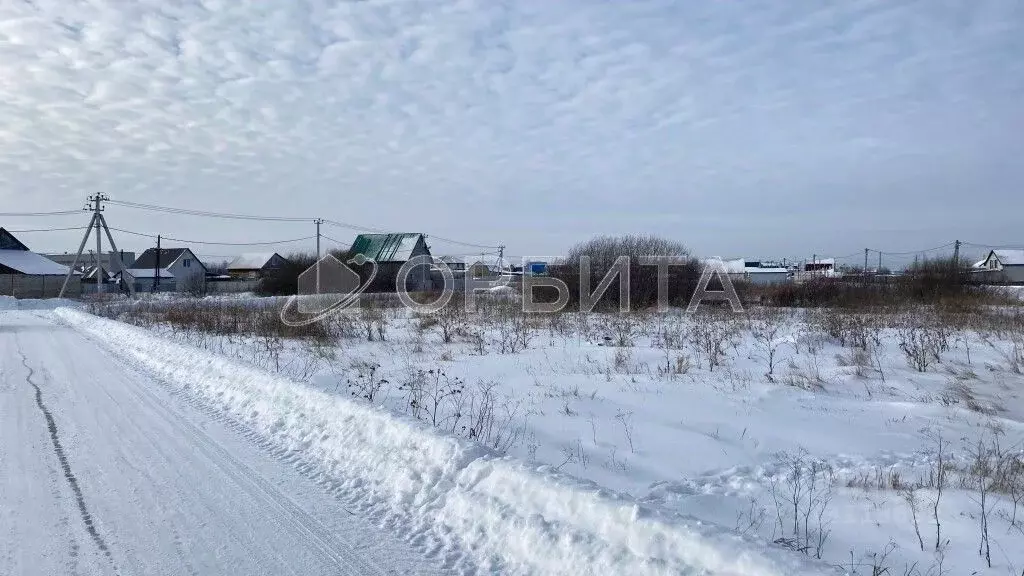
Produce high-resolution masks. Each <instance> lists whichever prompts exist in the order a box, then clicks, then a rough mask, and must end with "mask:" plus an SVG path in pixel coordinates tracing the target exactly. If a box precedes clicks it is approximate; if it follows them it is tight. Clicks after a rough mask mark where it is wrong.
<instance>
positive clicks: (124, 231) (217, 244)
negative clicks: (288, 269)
mask: <svg viewBox="0 0 1024 576" xmlns="http://www.w3.org/2000/svg"><path fill="white" fill-rule="evenodd" d="M110 229H111V230H116V231H118V232H121V233H124V234H131V235H133V236H142V237H144V238H153V239H155V238H156V237H157V236H156V235H155V234H144V233H142V232H134V231H132V230H125V229H123V228H114V227H113V226H111V227H110ZM314 238H316V236H304V237H302V238H291V239H288V240H274V241H272V242H211V241H208V240H186V239H184V238H172V237H170V236H164V235H162V234H161V235H160V239H162V240H170V241H171V242H184V243H186V244H202V245H207V246H273V245H275V244H290V243H293V242H303V241H306V240H313V239H314Z"/></svg>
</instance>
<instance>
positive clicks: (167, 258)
mask: <svg viewBox="0 0 1024 576" xmlns="http://www.w3.org/2000/svg"><path fill="white" fill-rule="evenodd" d="M186 251H189V250H188V248H161V249H160V267H161V268H167V267H168V266H170V265H171V263H172V262H174V261H175V260H177V259H178V257H179V256H181V255H182V254H183V253H185V252H186ZM156 256H157V253H156V248H148V249H147V250H146V251H145V252H143V253H142V256H139V257H138V258H136V259H135V262H132V265H131V266H129V268H133V269H137V268H142V269H147V268H148V269H152V268H153V267H155V266H156V265H157V261H156ZM196 262H199V265H200V266H203V268H204V269H205V268H206V266H205V265H203V263H202V262H200V261H199V259H198V258H196Z"/></svg>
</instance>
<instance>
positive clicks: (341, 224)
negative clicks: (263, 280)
mask: <svg viewBox="0 0 1024 576" xmlns="http://www.w3.org/2000/svg"><path fill="white" fill-rule="evenodd" d="M107 202H108V203H109V204H113V205H116V206H124V207H126V208H134V209H137V210H150V211H154V212H162V213H165V214H180V215H186V216H204V217H209V218H225V219H231V220H257V221H264V222H312V221H315V220H316V218H295V217H286V216H256V215H252V214H236V213H229V212H210V211H207V210H191V209H186V208H172V207H170V206H157V205H155V204H143V203H141V202H127V201H124V200H107ZM323 222H324V224H329V225H331V226H335V227H338V228H347V229H350V230H361V231H366V232H372V233H375V234H387V233H388V232H387V231H386V230H382V229H380V228H373V227H371V226H360V225H356V224H351V223H348V222H342V221H339V220H330V219H326V218H325V219H323ZM427 236H428V237H429V238H432V239H437V240H440V241H442V242H448V243H449V244H458V245H461V246H469V247H473V248H485V249H495V250H496V249H498V246H487V245H484V244H476V243H473V242H463V241H461V240H454V239H452V238H446V237H444V236H434V235H429V234H428V235H427Z"/></svg>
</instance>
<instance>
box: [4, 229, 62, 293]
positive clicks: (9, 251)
mask: <svg viewBox="0 0 1024 576" xmlns="http://www.w3.org/2000/svg"><path fill="white" fill-rule="evenodd" d="M69 270H70V268H68V267H67V266H62V265H60V264H57V263H56V262H54V261H53V260H50V259H48V258H46V257H45V256H43V255H41V254H36V253H35V252H32V251H31V250H29V249H28V246H26V245H24V244H22V243H21V241H20V240H18V239H17V238H15V237H14V235H13V234H11V233H10V232H8V231H7V230H5V229H3V228H0V294H2V295H6V296H14V297H16V298H53V297H55V296H57V295H58V294H59V293H60V289H61V287H62V286H63V285H64V279H65V278H66V277H67V274H68V271H69ZM68 288H69V291H68V292H67V293H66V294H65V295H67V296H78V295H79V294H80V293H81V283H80V280H79V279H78V278H77V277H72V278H71V279H70V281H69V284H68Z"/></svg>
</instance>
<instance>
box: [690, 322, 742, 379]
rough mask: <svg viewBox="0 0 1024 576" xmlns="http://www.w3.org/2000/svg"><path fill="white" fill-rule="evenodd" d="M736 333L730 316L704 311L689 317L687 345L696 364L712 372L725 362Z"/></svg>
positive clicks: (735, 326) (735, 327)
mask: <svg viewBox="0 0 1024 576" xmlns="http://www.w3.org/2000/svg"><path fill="white" fill-rule="evenodd" d="M737 332H738V326H737V322H736V320H735V318H734V316H733V315H732V314H729V313H726V312H720V311H712V309H705V310H702V311H701V312H698V313H696V314H691V315H690V333H689V335H688V339H687V344H688V345H689V346H690V350H692V351H693V354H694V358H696V359H697V362H698V364H704V365H705V366H707V368H708V370H710V371H712V372H713V371H714V370H715V368H716V367H718V366H721V365H722V364H723V363H724V362H725V358H726V355H727V354H728V351H729V350H730V349H731V348H732V347H733V346H734V345H735V342H734V339H735V337H736V335H737Z"/></svg>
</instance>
